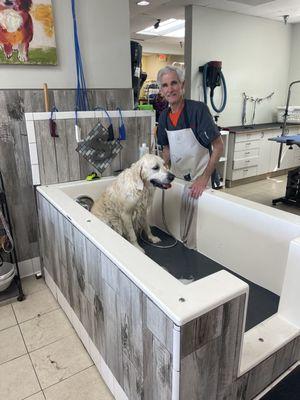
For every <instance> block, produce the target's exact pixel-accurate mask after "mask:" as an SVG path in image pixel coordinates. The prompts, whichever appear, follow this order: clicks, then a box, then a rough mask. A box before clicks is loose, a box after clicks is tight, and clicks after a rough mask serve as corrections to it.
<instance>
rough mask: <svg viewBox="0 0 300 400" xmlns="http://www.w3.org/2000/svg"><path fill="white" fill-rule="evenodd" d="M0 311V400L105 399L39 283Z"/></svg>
mask: <svg viewBox="0 0 300 400" xmlns="http://www.w3.org/2000/svg"><path fill="white" fill-rule="evenodd" d="M22 282H23V289H24V292H25V294H26V300H25V301H23V302H15V303H12V304H9V305H5V306H3V307H0V399H1V400H2V399H3V400H23V399H27V400H45V399H46V400H111V399H113V396H112V395H111V393H110V392H109V390H108V389H107V387H106V385H105V384H104V382H103V380H102V379H101V377H100V375H99V373H98V371H97V370H96V367H95V365H94V364H93V361H92V360H91V359H90V357H89V355H88V353H87V352H86V350H85V348H84V347H83V345H82V344H81V342H80V340H79V339H78V337H77V335H76V333H75V331H74V330H73V328H72V326H71V325H70V323H69V321H68V319H67V318H66V316H65V315H64V313H63V312H62V310H61V309H60V306H59V305H58V303H57V302H56V300H55V299H54V297H53V296H52V294H51V293H50V291H49V289H48V288H47V287H46V285H45V283H44V281H43V279H39V280H36V279H35V277H29V278H25V279H23V280H22Z"/></svg>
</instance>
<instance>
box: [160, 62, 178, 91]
mask: <svg viewBox="0 0 300 400" xmlns="http://www.w3.org/2000/svg"><path fill="white" fill-rule="evenodd" d="M171 72H175V74H176V75H177V78H178V80H179V82H181V83H183V82H184V70H183V69H180V68H178V67H173V65H167V66H166V67H164V68H162V69H160V70H159V71H158V74H157V83H158V84H159V86H160V85H161V80H162V77H163V75H166V74H169V73H171Z"/></svg>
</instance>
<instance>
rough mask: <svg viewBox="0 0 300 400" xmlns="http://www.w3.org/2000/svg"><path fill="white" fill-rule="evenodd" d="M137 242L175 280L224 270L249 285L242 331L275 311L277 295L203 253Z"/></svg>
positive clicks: (155, 231)
mask: <svg viewBox="0 0 300 400" xmlns="http://www.w3.org/2000/svg"><path fill="white" fill-rule="evenodd" d="M152 231H153V234H154V235H156V236H159V237H160V238H161V239H162V243H159V244H162V245H168V244H171V243H172V242H174V239H173V238H170V237H169V236H168V235H167V234H166V233H164V232H162V231H161V230H159V229H157V228H153V229H152ZM140 245H141V246H142V247H143V248H144V250H145V252H146V254H147V256H148V257H150V258H151V259H152V260H153V261H155V262H157V264H159V265H161V266H162V267H163V268H165V269H166V270H167V271H168V272H169V273H170V274H172V275H173V276H174V277H175V278H177V279H193V280H198V279H201V278H204V277H205V276H208V275H211V274H213V273H215V272H217V271H220V270H222V269H224V270H226V271H228V272H230V273H232V274H233V275H235V276H237V277H238V278H240V279H242V280H243V281H244V282H246V283H247V284H248V285H249V302H248V310H247V318H246V328H245V329H246V331H247V330H249V329H251V328H253V327H254V326H256V325H257V324H259V323H260V322H262V321H264V320H265V319H267V318H269V317H270V316H271V315H273V314H275V313H276V312H277V309H278V303H279V296H277V295H276V294H274V293H272V292H270V291H269V290H266V289H264V288H263V287H261V286H259V285H256V284H255V283H253V282H250V281H248V280H247V279H245V278H243V277H242V276H240V275H238V274H236V273H234V272H232V271H230V270H229V269H227V268H225V267H223V266H222V265H220V264H218V263H216V262H215V261H213V260H211V259H210V258H208V257H206V256H204V255H203V254H200V253H198V252H197V251H195V250H190V249H187V248H186V247H185V246H184V245H183V244H182V243H180V242H178V243H177V245H176V246H175V247H172V248H169V249H159V248H156V247H153V246H151V245H149V244H145V243H143V242H142V241H140ZM299 400H300V396H299Z"/></svg>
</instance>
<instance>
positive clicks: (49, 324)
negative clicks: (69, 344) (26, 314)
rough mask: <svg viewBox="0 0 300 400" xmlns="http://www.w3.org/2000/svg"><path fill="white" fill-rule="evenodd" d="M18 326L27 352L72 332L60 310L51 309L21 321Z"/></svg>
mask: <svg viewBox="0 0 300 400" xmlns="http://www.w3.org/2000/svg"><path fill="white" fill-rule="evenodd" d="M20 328H21V332H22V334H23V337H24V341H25V344H26V346H27V348H28V351H29V352H30V351H34V350H37V349H39V348H41V347H43V346H46V345H48V344H50V343H54V342H55V341H57V340H59V339H61V338H63V337H66V336H70V335H72V334H73V333H74V330H73V328H72V326H71V324H70V322H69V321H68V319H67V317H66V316H65V315H64V313H63V311H62V310H55V311H51V312H49V313H47V314H44V315H41V316H40V317H37V318H34V319H31V320H29V321H26V322H23V323H22V324H20Z"/></svg>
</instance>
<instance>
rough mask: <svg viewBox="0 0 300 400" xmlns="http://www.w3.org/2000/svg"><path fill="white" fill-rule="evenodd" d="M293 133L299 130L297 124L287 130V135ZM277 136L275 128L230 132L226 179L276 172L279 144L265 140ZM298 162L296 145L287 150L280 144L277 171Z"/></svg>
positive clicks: (278, 132) (278, 130) (298, 151)
mask: <svg viewBox="0 0 300 400" xmlns="http://www.w3.org/2000/svg"><path fill="white" fill-rule="evenodd" d="M297 133H300V126H297V127H292V128H289V129H288V134H289V135H295V134H297ZM280 135H281V130H280V129H279V128H274V130H273V129H271V130H270V129H268V130H265V131H264V130H261V131H258V130H252V131H247V132H245V133H244V132H242V133H241V132H237V133H230V135H229V149H228V163H227V173H226V179H227V180H228V181H235V180H239V179H244V178H249V177H253V176H256V175H263V174H267V173H270V172H275V171H278V167H277V164H278V156H279V149H280V144H278V143H277V142H274V141H270V140H269V139H270V138H273V137H276V136H280ZM299 165H300V148H299V147H298V146H293V149H292V150H290V149H289V146H286V145H284V146H283V147H282V157H281V165H280V168H279V170H284V169H288V168H293V167H296V166H299Z"/></svg>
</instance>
